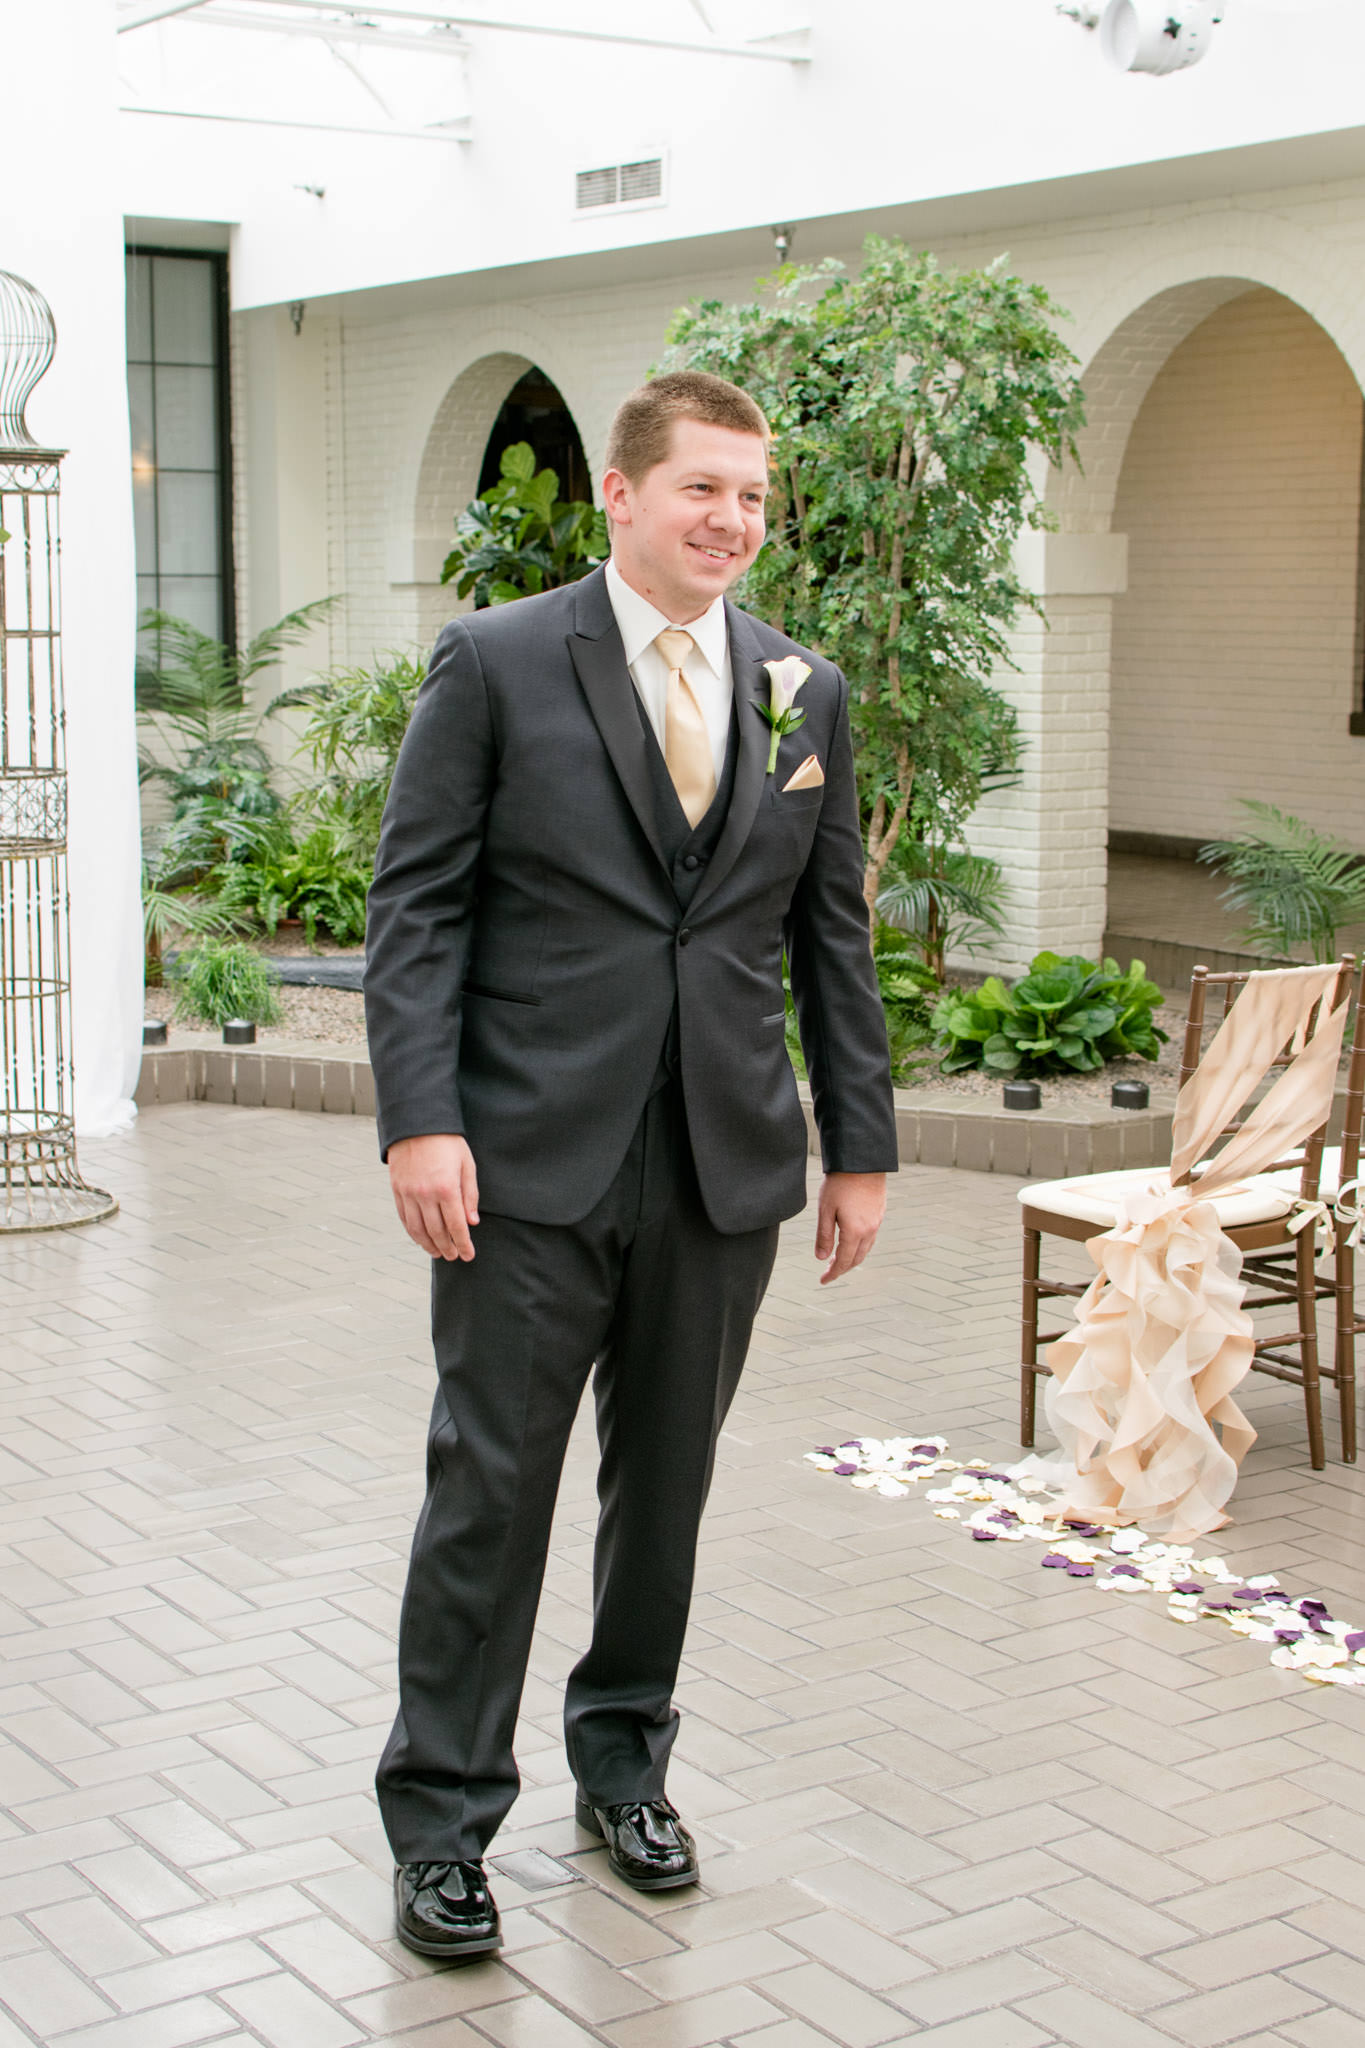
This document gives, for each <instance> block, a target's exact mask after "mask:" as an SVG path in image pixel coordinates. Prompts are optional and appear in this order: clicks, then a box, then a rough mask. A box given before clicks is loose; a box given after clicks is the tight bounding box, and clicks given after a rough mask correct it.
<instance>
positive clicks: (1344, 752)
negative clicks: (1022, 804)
mask: <svg viewBox="0 0 1365 2048" xmlns="http://www.w3.org/2000/svg"><path fill="white" fill-rule="evenodd" d="M1361 419H1362V407H1361V394H1360V389H1359V387H1358V386H1357V384H1356V381H1355V379H1354V377H1353V376H1352V375H1351V372H1350V370H1349V369H1348V368H1347V366H1346V364H1345V362H1344V361H1343V360H1342V357H1341V355H1340V353H1339V352H1338V350H1337V349H1336V348H1335V347H1334V345H1333V344H1332V343H1331V342H1330V341H1329V340H1328V338H1327V337H1326V335H1325V334H1324V333H1323V332H1322V330H1321V328H1319V327H1317V326H1316V325H1315V324H1314V323H1313V321H1311V320H1310V319H1309V318H1308V316H1307V314H1305V313H1303V312H1301V311H1300V310H1299V308H1298V307H1296V306H1293V305H1291V304H1290V303H1289V301H1288V300H1286V299H1283V298H1281V297H1279V296H1278V295H1276V294H1274V293H1271V292H1267V291H1253V292H1248V293H1246V294H1244V295H1243V296H1241V297H1239V298H1237V299H1234V300H1233V301H1232V302H1231V304H1229V305H1225V306H1224V307H1223V308H1222V310H1221V311H1219V312H1217V313H1215V314H1213V315H1212V317H1211V318H1209V319H1208V320H1206V321H1205V322H1204V323H1203V325H1202V326H1200V327H1198V328H1197V329H1196V330H1195V332H1194V333H1193V334H1192V335H1191V336H1190V337H1189V339H1188V340H1186V341H1184V342H1183V343H1182V344H1181V345H1180V347H1178V348H1177V349H1176V350H1175V352H1174V354H1173V355H1172V356H1171V357H1170V359H1169V361H1168V362H1167V363H1166V365H1165V367H1164V369H1163V370H1162V371H1161V373H1160V375H1159V376H1158V377H1157V379H1156V382H1155V383H1154V384H1153V385H1152V388H1151V390H1150V392H1149V393H1148V395H1147V399H1146V402H1145V403H1144V405H1143V407H1142V410H1141V412H1140V413H1139V415H1138V418H1137V422H1136V425H1135V426H1134V428H1133V432H1132V435H1131V437H1130V439H1129V442H1128V449H1127V455H1126V457H1125V460H1124V464H1123V471H1122V475H1121V479H1120V482H1119V488H1118V497H1117V501H1116V505H1115V513H1114V519H1115V524H1116V525H1117V526H1118V527H1120V528H1122V529H1123V530H1124V531H1126V533H1127V534H1128V537H1129V585H1128V593H1127V595H1126V596H1125V597H1122V598H1120V599H1119V600H1118V603H1117V606H1116V617H1115V625H1114V680H1113V779H1112V785H1111V802H1112V820H1113V823H1114V824H1115V825H1116V826H1122V827H1127V828H1129V829H1134V830H1144V831H1154V832H1171V833H1182V834H1185V835H1200V834H1204V833H1208V834H1210V835H1212V834H1214V833H1220V832H1224V831H1227V830H1230V829H1236V828H1237V826H1238V825H1239V824H1240V823H1241V822H1242V820H1241V818H1240V816H1239V813H1238V810H1237V801H1236V800H1237V799H1238V798H1239V797H1259V798H1262V799H1264V800H1266V801H1269V802H1272V803H1276V804H1279V805H1281V806H1283V807H1284V808H1285V809H1287V810H1291V811H1294V812H1297V813H1298V814H1299V815H1301V816H1304V817H1307V818H1309V819H1311V820H1312V822H1313V823H1314V824H1316V825H1318V826H1320V827H1324V828H1327V829H1330V830H1332V831H1334V832H1339V833H1341V834H1343V835H1344V836H1346V837H1347V838H1349V839H1352V840H1354V841H1355V842H1356V843H1358V844H1365V811H1363V810H1362V803H1361V797H1362V771H1365V739H1352V738H1350V737H1349V736H1348V732H1347V719H1348V716H1349V714H1350V712H1351V711H1352V710H1353V709H1354V708H1355V704H1356V694H1357V691H1358V687H1359V684H1358V677H1357V674H1356V667H1357V654H1356V618H1357V609H1358V606H1357V596H1356V584H1357V560H1358V531H1359V519H1360V510H1359V508H1360V481H1361Z"/></svg>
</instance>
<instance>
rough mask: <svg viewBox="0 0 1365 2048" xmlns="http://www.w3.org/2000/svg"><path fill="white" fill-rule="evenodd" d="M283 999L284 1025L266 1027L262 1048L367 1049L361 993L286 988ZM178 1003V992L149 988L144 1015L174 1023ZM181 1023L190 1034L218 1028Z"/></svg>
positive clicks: (195, 1021) (260, 1040)
mask: <svg viewBox="0 0 1365 2048" xmlns="http://www.w3.org/2000/svg"><path fill="white" fill-rule="evenodd" d="M279 997H280V1007H281V1009H282V1010H283V1011H284V1022H283V1023H282V1024H262V1025H261V1026H260V1028H259V1029H258V1031H257V1033H256V1042H257V1044H258V1045H269V1044H270V1043H271V1042H272V1040H273V1041H274V1042H275V1043H276V1044H281V1043H284V1042H286V1041H287V1040H290V1039H298V1038H311V1039H317V1040H319V1041H320V1042H321V1043H323V1044H326V1045H364V1043H365V998H364V997H363V996H362V995H361V994H360V992H359V990H358V989H345V988H282V989H281V990H280V991H279ZM175 1003H176V991H175V990H174V989H170V988H149V989H148V990H147V991H146V995H145V999H144V1003H143V1014H144V1015H145V1016H148V1017H164V1018H165V1019H166V1020H167V1022H170V1021H171V1020H172V1019H173V1018H174V1015H175ZM178 1021H179V1022H180V1024H181V1025H182V1026H183V1027H184V1028H185V1029H186V1030H190V1031H211V1030H212V1029H213V1028H214V1027H213V1026H212V1025H211V1024H206V1023H205V1022H204V1021H203V1020H202V1019H200V1018H190V1017H184V1018H181V1019H179V1020H178Z"/></svg>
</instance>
